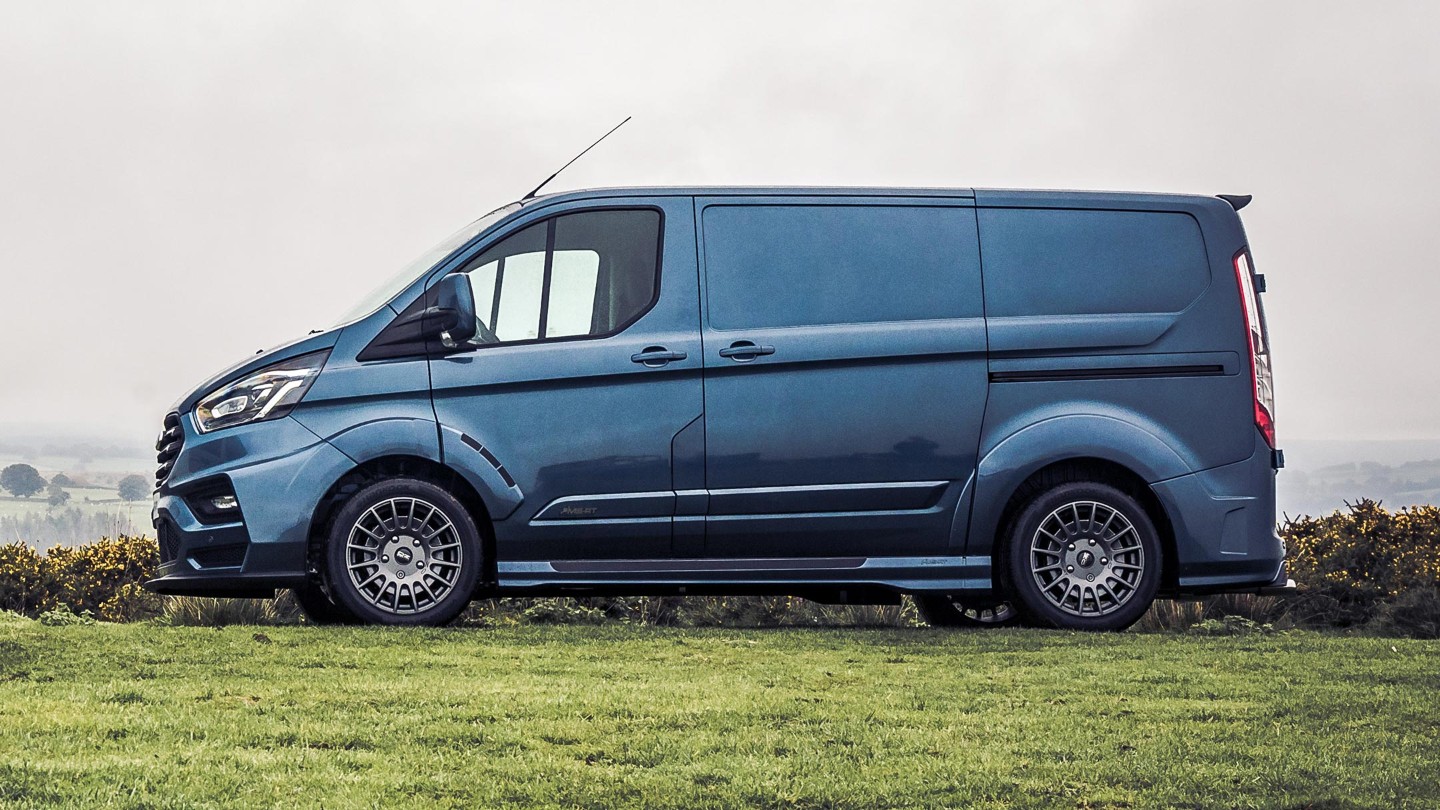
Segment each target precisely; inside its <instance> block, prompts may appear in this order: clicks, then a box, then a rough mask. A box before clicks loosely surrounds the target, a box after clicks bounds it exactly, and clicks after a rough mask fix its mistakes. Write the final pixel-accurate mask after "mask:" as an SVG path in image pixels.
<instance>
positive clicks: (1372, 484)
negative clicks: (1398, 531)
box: [1276, 437, 1440, 517]
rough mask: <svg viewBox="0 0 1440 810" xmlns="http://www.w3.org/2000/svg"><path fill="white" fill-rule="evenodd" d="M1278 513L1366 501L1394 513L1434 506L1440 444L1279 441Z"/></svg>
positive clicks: (1439, 495) (1439, 500)
mask: <svg viewBox="0 0 1440 810" xmlns="http://www.w3.org/2000/svg"><path fill="white" fill-rule="evenodd" d="M1280 444H1281V446H1282V447H1283V448H1285V469H1284V470H1281V471H1280V476H1279V478H1277V479H1276V490H1277V496H1278V499H1279V504H1278V505H1279V510H1280V512H1281V513H1284V514H1289V515H1290V516H1292V517H1294V516H1297V515H1302V514H1308V515H1318V514H1325V513H1328V512H1331V511H1333V510H1336V509H1341V508H1343V507H1344V505H1345V502H1346V501H1351V502H1353V501H1355V500H1357V499H1359V498H1370V499H1372V500H1377V501H1382V502H1384V504H1385V506H1387V507H1389V508H1392V509H1395V508H1399V507H1402V506H1413V505H1415V504H1436V505H1440V440H1434V439H1428V440H1415V441H1330V440H1298V439H1297V440H1295V441H1289V442H1287V441H1285V440H1284V439H1283V437H1282V439H1281V442H1280Z"/></svg>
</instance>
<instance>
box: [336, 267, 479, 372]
mask: <svg viewBox="0 0 1440 810" xmlns="http://www.w3.org/2000/svg"><path fill="white" fill-rule="evenodd" d="M476 330H477V327H476V315H475V293H474V292H473V291H472V290H471V287H470V279H469V277H468V276H465V275H462V274H459V273H452V274H450V275H448V276H446V277H444V278H442V279H440V281H438V282H436V283H435V285H434V286H432V287H431V288H430V289H428V290H426V291H425V293H424V294H423V295H421V296H420V297H419V298H416V299H415V300H414V301H412V302H410V305H409V306H407V307H405V310H404V311H403V312H401V313H400V314H399V315H398V316H397V317H396V318H395V320H393V321H391V322H390V324H389V325H388V326H386V327H385V328H384V329H382V330H380V334H378V335H376V336H375V337H374V338H373V339H372V340H371V341H370V343H369V344H368V345H366V346H365V348H364V349H362V350H361V351H360V353H359V354H357V355H356V356H355V359H356V360H359V361H360V362H362V363H366V362H369V361H372V360H392V359H396V358H400V357H424V356H426V355H431V356H435V355H445V354H454V353H456V352H463V351H469V350H470V349H472V348H474V347H473V346H470V345H468V344H467V342H466V341H468V340H470V338H473V337H475V333H476Z"/></svg>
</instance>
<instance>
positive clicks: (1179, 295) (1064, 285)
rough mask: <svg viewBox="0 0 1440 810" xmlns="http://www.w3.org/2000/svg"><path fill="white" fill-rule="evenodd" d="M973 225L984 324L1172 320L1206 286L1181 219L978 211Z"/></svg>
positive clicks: (1201, 260)
mask: <svg viewBox="0 0 1440 810" xmlns="http://www.w3.org/2000/svg"><path fill="white" fill-rule="evenodd" d="M979 220H980V238H981V247H982V250H983V253H984V256H985V304H986V312H987V314H989V315H991V316H996V317H1005V316H1016V315H1099V314H1106V313H1138V312H1178V311H1180V310H1182V309H1184V308H1185V307H1186V306H1188V305H1189V304H1190V303H1191V302H1192V301H1194V300H1195V299H1196V298H1198V297H1199V296H1200V294H1201V293H1202V292H1204V291H1205V288H1206V286H1208V284H1209V281H1210V270H1209V266H1208V264H1207V263H1206V258H1205V243H1204V240H1203V239H1202V238H1201V235H1200V226H1199V225H1198V224H1196V222H1195V220H1194V219H1192V218H1191V217H1190V216H1189V215H1187V214H1172V213H1162V212H1137V211H1062V210H1044V209H1027V208H986V209H981V210H980V211H979Z"/></svg>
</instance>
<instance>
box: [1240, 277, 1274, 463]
mask: <svg viewBox="0 0 1440 810" xmlns="http://www.w3.org/2000/svg"><path fill="white" fill-rule="evenodd" d="M1235 281H1236V283H1237V284H1239V285H1240V306H1241V308H1242V309H1244V310H1245V335H1246V339H1247V341H1248V342H1249V345H1250V379H1251V381H1252V382H1253V383H1254V387H1255V427H1256V428H1258V429H1259V430H1260V435H1262V436H1264V437H1265V443H1266V444H1268V445H1270V449H1272V450H1273V449H1275V387H1274V381H1273V378H1272V376H1271V373H1270V342H1269V340H1268V339H1267V337H1266V332H1265V310H1264V309H1262V308H1261V305H1260V298H1259V296H1257V295H1256V294H1255V275H1254V273H1252V272H1251V271H1250V254H1249V253H1248V252H1247V251H1245V250H1241V251H1240V252H1239V253H1236V254H1235Z"/></svg>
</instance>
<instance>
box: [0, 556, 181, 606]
mask: <svg viewBox="0 0 1440 810" xmlns="http://www.w3.org/2000/svg"><path fill="white" fill-rule="evenodd" d="M159 561H160V560H159V553H158V551H157V549H156V547H155V541H154V540H151V539H149V538H146V537H130V536H121V537H117V538H115V539H113V540H111V539H109V538H101V539H100V540H98V541H96V542H94V543H89V544H87V545H83V546H75V547H71V548H66V547H63V546H55V547H54V548H51V549H50V550H49V551H47V552H45V553H44V554H43V555H42V554H40V553H39V552H38V551H36V550H35V549H33V548H31V547H30V546H28V545H25V544H23V543H10V544H8V545H4V546H0V610H13V611H15V612H17V613H23V614H25V615H27V616H31V617H35V616H39V615H40V614H42V613H46V612H48V611H52V610H56V609H58V608H60V607H62V606H64V607H65V608H66V609H68V610H70V611H71V612H73V613H82V614H87V615H102V614H104V613H105V611H103V610H102V606H103V605H105V604H106V603H107V602H108V603H111V607H110V608H109V609H108V610H109V612H110V613H111V614H112V615H115V614H116V612H117V611H122V612H123V610H124V608H123V607H122V605H124V604H133V603H135V600H136V599H137V596H136V595H135V591H134V589H133V588H132V589H130V590H128V591H127V592H126V593H127V594H129V596H126V595H123V594H121V591H122V589H125V586H127V585H133V586H136V587H138V586H139V583H141V582H143V581H144V580H146V579H149V578H150V577H151V576H153V575H154V573H155V566H156V565H157V564H159ZM117 598H118V601H117Z"/></svg>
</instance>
